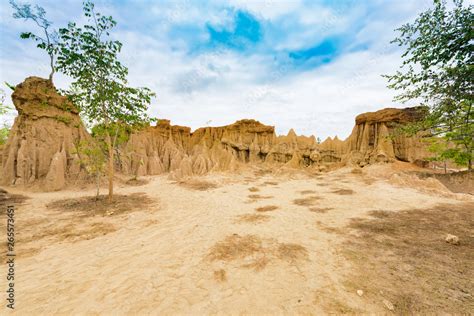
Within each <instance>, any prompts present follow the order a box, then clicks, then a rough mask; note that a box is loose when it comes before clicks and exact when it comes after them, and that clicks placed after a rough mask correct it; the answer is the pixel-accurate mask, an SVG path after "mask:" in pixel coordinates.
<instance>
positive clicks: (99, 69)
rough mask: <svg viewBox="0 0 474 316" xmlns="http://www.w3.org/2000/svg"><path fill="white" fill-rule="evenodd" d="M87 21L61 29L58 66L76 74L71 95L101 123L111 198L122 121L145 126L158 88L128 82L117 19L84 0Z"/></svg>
mask: <svg viewBox="0 0 474 316" xmlns="http://www.w3.org/2000/svg"><path fill="white" fill-rule="evenodd" d="M83 9H84V15H85V17H86V19H87V21H88V22H87V23H86V24H85V25H84V26H83V27H79V26H77V25H76V23H72V22H71V23H69V24H68V26H67V28H61V29H60V30H59V37H60V41H59V48H58V58H57V68H58V70H60V71H62V72H64V73H65V74H66V75H69V76H70V77H72V78H73V80H74V81H73V83H72V84H71V89H70V97H71V99H72V101H73V102H74V103H75V104H76V105H77V106H78V107H79V108H80V111H81V115H83V116H84V117H85V118H86V119H87V120H88V121H89V123H91V124H100V125H101V126H102V127H103V130H104V134H105V143H106V147H107V152H108V178H109V200H110V201H111V200H112V198H113V186H114V185H113V184H114V152H115V150H114V148H115V146H116V144H117V139H118V137H119V135H120V131H121V129H120V128H118V127H119V126H121V125H122V124H126V125H129V126H141V125H142V124H143V123H145V122H148V121H149V118H148V116H147V114H146V110H147V108H148V105H149V104H150V102H151V98H152V97H153V96H154V93H152V92H151V91H150V89H148V88H132V87H129V86H128V85H127V84H128V83H127V75H128V69H127V68H126V67H125V66H124V65H122V63H121V62H120V61H119V59H118V54H119V52H120V50H121V47H122V43H120V42H119V41H118V40H111V39H110V31H111V30H112V29H113V27H115V25H116V22H115V20H114V19H113V18H112V17H111V16H103V15H102V14H100V13H98V12H96V11H95V9H94V4H93V3H92V2H91V1H85V2H84V7H83Z"/></svg>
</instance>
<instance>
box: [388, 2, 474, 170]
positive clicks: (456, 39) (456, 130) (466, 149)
mask: <svg viewBox="0 0 474 316" xmlns="http://www.w3.org/2000/svg"><path fill="white" fill-rule="evenodd" d="M473 8H474V6H473V5H468V6H466V5H464V4H463V1H462V0H453V8H452V9H449V8H448V5H447V3H446V1H442V0H434V6H433V7H432V8H430V9H428V10H427V11H425V12H422V13H421V14H420V15H419V16H418V17H417V19H416V20H415V21H414V22H413V23H408V24H405V25H403V26H402V27H400V28H399V29H397V31H398V32H399V36H398V37H397V38H395V39H394V40H393V41H392V43H396V44H398V45H399V46H402V47H404V48H405V49H406V50H405V52H404V53H403V55H402V59H403V62H402V65H401V67H400V70H399V71H397V72H396V73H395V74H394V75H388V76H385V77H386V78H388V80H389V85H388V86H389V88H392V89H395V90H399V91H400V94H399V95H398V96H397V97H396V100H398V101H402V102H406V101H408V100H418V101H420V102H421V104H422V105H424V106H427V107H428V109H429V111H428V113H427V115H426V116H425V119H424V120H422V121H421V122H418V123H417V124H414V125H412V126H411V127H410V130H411V131H412V132H413V133H416V132H419V131H429V132H430V135H431V136H432V137H435V138H437V140H436V141H438V142H439V141H444V142H445V143H446V144H447V145H446V146H439V145H438V146H435V147H436V148H437V150H435V151H436V154H437V155H439V156H440V157H442V158H443V159H451V160H453V161H455V162H456V163H458V164H461V165H467V166H468V168H469V169H472V160H473V154H474V111H473V109H472V103H473V92H474V91H473V89H474V55H473V52H474V15H473V11H474V10H473Z"/></svg>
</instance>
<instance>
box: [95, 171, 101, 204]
mask: <svg viewBox="0 0 474 316" xmlns="http://www.w3.org/2000/svg"><path fill="white" fill-rule="evenodd" d="M96 176H97V178H96V189H97V192H96V195H95V199H96V200H98V199H99V193H100V191H99V190H100V172H97V175H96Z"/></svg>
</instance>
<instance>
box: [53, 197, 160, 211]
mask: <svg viewBox="0 0 474 316" xmlns="http://www.w3.org/2000/svg"><path fill="white" fill-rule="evenodd" d="M153 204H154V201H153V200H152V199H150V198H149V197H148V196H147V195H146V194H144V193H132V194H129V195H121V194H116V195H114V198H113V201H112V202H111V203H109V202H108V199H107V196H106V195H100V196H99V198H98V199H96V197H95V196H86V197H79V198H69V199H64V200H58V201H54V202H51V203H49V204H47V205H46V207H47V208H49V209H53V210H58V211H68V212H74V213H76V214H77V215H78V216H95V215H102V216H104V215H108V216H110V215H118V214H122V213H128V212H131V211H146V210H147V209H149V207H150V206H152V205H153Z"/></svg>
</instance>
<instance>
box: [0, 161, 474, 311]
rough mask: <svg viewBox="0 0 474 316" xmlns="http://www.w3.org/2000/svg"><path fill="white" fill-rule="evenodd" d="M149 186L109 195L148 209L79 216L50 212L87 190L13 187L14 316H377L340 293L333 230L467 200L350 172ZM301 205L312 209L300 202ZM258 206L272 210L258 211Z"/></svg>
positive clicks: (342, 271) (340, 264) (368, 305)
mask: <svg viewBox="0 0 474 316" xmlns="http://www.w3.org/2000/svg"><path fill="white" fill-rule="evenodd" d="M374 170H375V169H374ZM374 174H376V172H374ZM146 179H147V180H149V183H148V184H146V185H143V186H125V185H121V186H119V187H118V188H117V193H120V194H131V193H135V192H144V193H146V194H147V195H148V196H149V197H150V198H151V199H153V200H154V201H156V204H155V205H153V206H151V207H148V208H147V209H145V210H137V211H133V212H125V213H122V214H109V215H107V214H105V215H104V214H102V215H97V216H89V217H84V216H83V217H81V218H80V219H79V218H77V217H76V216H75V214H74V213H72V212H61V211H58V210H53V209H50V208H47V207H46V205H47V204H48V203H50V202H52V201H55V200H58V199H63V198H65V197H68V198H72V197H80V196H85V195H92V194H93V189H90V190H86V191H79V190H69V191H61V192H54V193H31V192H22V191H21V190H18V189H15V190H9V191H10V192H13V193H21V194H25V195H27V196H29V197H30V199H29V200H27V201H26V202H25V204H23V205H19V206H17V210H16V233H17V240H18V242H17V244H16V252H17V259H16V272H15V274H16V276H15V277H16V282H15V291H16V304H15V305H16V309H15V313H17V314H22V315H39V314H43V315H46V314H47V315H51V314H87V315H95V314H142V315H143V314H155V315H176V314H182V315H184V314H186V315H202V314H211V315H213V314H218V315H229V314H232V315H241V314H248V315H277V314H305V315H307V314H315V315H317V314H321V313H330V312H338V311H341V310H339V309H338V304H344V306H349V307H350V308H351V309H350V310H349V311H351V310H354V311H359V312H363V313H384V312H388V310H387V307H386V306H384V304H383V302H382V300H380V302H375V303H374V302H373V301H368V300H366V299H365V296H359V295H358V294H357V293H356V291H354V289H352V288H350V289H349V288H347V287H346V286H345V281H344V280H345V278H346V277H347V275H348V274H349V273H350V271H351V264H352V263H351V262H350V261H348V260H347V259H346V258H345V257H344V256H343V255H342V253H341V247H343V241H344V235H343V234H342V235H341V234H334V233H332V229H334V228H339V229H341V228H344V227H345V226H346V225H348V223H349V221H350V220H351V219H352V218H356V217H362V218H363V217H366V216H367V213H368V212H369V211H373V210H387V211H394V212H396V211H401V210H407V209H410V208H428V207H431V206H434V205H436V204H439V203H450V204H453V205H454V204H457V203H464V202H466V201H471V202H472V201H474V199H473V198H472V197H470V196H468V195H463V194H448V193H442V194H441V193H439V192H438V193H436V194H433V192H429V191H426V190H423V188H418V189H416V188H403V187H401V186H397V185H393V184H391V183H390V182H389V181H387V180H385V179H381V178H380V179H379V180H376V179H374V178H371V177H370V176H369V175H360V174H353V173H351V170H350V169H342V170H338V171H335V172H332V173H328V174H324V175H320V176H309V175H303V174H301V175H294V176H291V177H290V176H288V175H272V174H263V175H259V173H257V174H256V173H255V172H253V171H251V170H249V171H246V172H243V173H241V174H239V175H229V174H216V175H211V176H207V177H205V178H201V180H202V179H205V180H206V181H210V182H213V183H216V184H217V187H216V188H211V189H209V190H207V191H196V190H193V189H189V188H186V187H184V186H182V185H178V184H177V183H175V182H173V181H170V180H168V179H167V178H166V176H159V177H153V178H146ZM249 188H257V189H258V190H257V189H252V190H253V191H255V192H250V191H249ZM341 190H342V191H341ZM344 190H346V191H344ZM351 190H352V191H353V192H350V191H351ZM104 191H105V190H104ZM341 192H342V193H341ZM344 192H346V193H347V192H349V193H348V194H344ZM104 193H105V192H104ZM351 193H352V194H351ZM252 195H253V197H252ZM255 195H257V196H255ZM249 196H250V197H249ZM262 197H263V198H262ZM308 197H309V200H311V197H313V200H311V201H310V202H309V203H312V205H310V206H306V205H304V204H305V203H304V202H305V200H304V199H307V198H308ZM296 199H300V200H301V199H303V203H299V204H303V205H297V204H298V203H297V204H295V202H294V200H296ZM265 206H275V207H276V208H275V207H274V208H273V210H272V208H268V211H266V212H257V211H256V208H258V207H265ZM264 210H265V209H264ZM321 210H322V211H321ZM255 214H259V215H261V216H258V217H252V216H253V215H255ZM246 215H247V217H245V216H246ZM246 218H247V219H248V218H250V219H252V218H253V219H255V220H257V221H256V222H253V221H247V222H246V221H245V219H246ZM1 228H2V231H4V228H5V216H3V215H2V223H1ZM249 238H250V239H249ZM245 240H252V241H254V242H256V243H257V248H255V249H254V248H252V244H250V248H252V249H250V251H249V252H245V251H243V252H238V251H237V252H235V251H234V250H232V249H228V250H229V252H230V253H227V254H225V255H223V256H220V257H219V256H218V255H216V254H215V251H218V250H219V249H220V248H219V247H221V246H222V247H224V250H225V243H226V242H231V241H245ZM2 245H3V244H2ZM231 246H232V245H231ZM285 249H290V250H289V252H288V253H286V254H287V255H285V253H284V251H283V250H285ZM291 249H293V250H295V251H294V252H291V251H292V250H291ZM233 251H234V252H233ZM282 251H283V252H282ZM288 254H289V255H288ZM5 268H6V267H5V265H2V266H1V270H0V274H1V277H2V280H3V279H4V275H5V274H6V271H5ZM3 284H4V282H3V281H2V287H3ZM2 292H3V289H2ZM2 301H4V300H3V299H2ZM341 302H342V303H341ZM342 311H346V310H342ZM4 312H5V309H4V307H3V306H2V310H1V313H4Z"/></svg>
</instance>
